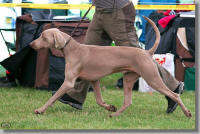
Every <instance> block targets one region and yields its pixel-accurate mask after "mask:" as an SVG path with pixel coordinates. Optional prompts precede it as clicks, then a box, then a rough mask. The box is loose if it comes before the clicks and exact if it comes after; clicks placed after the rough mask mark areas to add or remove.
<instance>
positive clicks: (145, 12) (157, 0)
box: [139, 0, 176, 43]
mask: <svg viewBox="0 0 200 134" xmlns="http://www.w3.org/2000/svg"><path fill="white" fill-rule="evenodd" d="M139 2H141V4H144V5H150V4H152V5H156V4H158V3H162V4H165V3H166V4H168V3H176V0H139ZM142 2H144V3H142ZM154 3H155V4H154ZM139 4H140V3H139ZM153 11H154V10H139V15H140V16H141V18H142V35H141V36H140V38H139V41H140V42H143V43H145V27H146V20H145V19H144V18H143V17H142V16H147V17H148V16H149V15H150V14H151V13H152V12H153Z"/></svg>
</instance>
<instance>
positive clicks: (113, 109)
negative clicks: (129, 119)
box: [91, 80, 117, 112]
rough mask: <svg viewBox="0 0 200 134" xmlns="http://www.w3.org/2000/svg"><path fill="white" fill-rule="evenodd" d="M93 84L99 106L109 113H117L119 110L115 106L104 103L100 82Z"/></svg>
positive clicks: (93, 82)
mask: <svg viewBox="0 0 200 134" xmlns="http://www.w3.org/2000/svg"><path fill="white" fill-rule="evenodd" d="M91 84H92V87H93V89H94V95H95V98H96V102H97V104H98V105H100V106H101V107H104V108H105V109H106V110H108V111H111V112H116V111H117V108H116V107H115V106H113V105H109V104H106V103H105V102H104V100H103V98H102V95H101V88H100V82H99V80H97V81H92V82H91Z"/></svg>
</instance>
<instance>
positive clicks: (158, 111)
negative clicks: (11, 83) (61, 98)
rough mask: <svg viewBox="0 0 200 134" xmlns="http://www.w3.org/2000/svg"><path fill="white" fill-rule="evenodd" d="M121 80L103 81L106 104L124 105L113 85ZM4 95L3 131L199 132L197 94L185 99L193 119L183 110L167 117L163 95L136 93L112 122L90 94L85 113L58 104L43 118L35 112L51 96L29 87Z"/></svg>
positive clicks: (0, 114) (3, 92) (6, 91)
mask: <svg viewBox="0 0 200 134" xmlns="http://www.w3.org/2000/svg"><path fill="white" fill-rule="evenodd" d="M120 76H121V74H116V75H112V76H109V77H106V78H104V79H103V80H102V83H103V84H102V89H103V90H102V95H103V98H104V100H105V101H106V102H107V103H109V104H114V105H115V106H117V107H118V108H120V107H121V105H122V104H123V90H119V89H114V88H113V87H114V86H113V85H114V84H115V83H116V78H119V77H120ZM0 92H1V94H0V98H1V103H0V123H1V124H2V123H4V124H9V125H10V126H9V127H6V126H4V128H1V129H9V130H10V129H11V130H12V129H20V130H22V129H31V130H33V129H42V130H44V129H45V130H48V129H65V130H66V129H70V130H74V129H75V130H79V129H80V130H88V129H95V130H96V129H98V130H102V129H106V130H118V129H122V130H124V129H126V130H127V129H134V130H141V129H143V130H144V129H148V130H149V129H153V130H158V129H159V130H166V129H167V130H194V129H195V94H194V92H192V91H186V92H184V93H183V95H182V96H181V98H182V100H183V102H184V104H185V106H187V108H188V109H190V111H191V112H192V115H193V117H192V118H191V119H188V118H186V117H185V116H184V114H183V112H182V111H181V109H180V107H177V109H176V111H175V112H174V113H173V114H166V113H165V110H166V107H167V101H166V100H165V98H164V97H163V96H162V95H161V94H159V93H153V94H152V95H150V94H148V93H141V92H133V104H132V105H131V106H130V107H129V108H128V109H127V110H126V111H125V112H124V113H122V114H121V115H120V116H119V117H114V118H109V117H108V115H109V114H110V113H111V112H108V111H106V110H104V109H103V108H101V107H99V106H98V105H97V104H96V102H95V98H94V95H93V93H92V92H89V93H88V96H87V99H86V102H85V104H84V106H83V110H81V111H79V110H75V109H73V108H71V107H70V106H68V105H65V104H62V103H60V102H56V103H55V104H54V105H53V107H50V108H49V109H47V111H46V112H45V113H44V114H43V115H35V114H34V112H33V111H34V109H35V108H38V107H40V106H42V105H43V104H44V103H45V102H46V101H47V100H48V99H49V97H51V94H50V92H48V91H42V90H36V89H32V88H25V87H16V88H0Z"/></svg>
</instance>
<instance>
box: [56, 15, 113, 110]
mask: <svg viewBox="0 0 200 134" xmlns="http://www.w3.org/2000/svg"><path fill="white" fill-rule="evenodd" d="M99 17H101V14H100V13H95V15H94V17H93V20H92V21H91V23H90V25H89V28H88V30H87V33H86V37H85V41H84V44H87V45H110V44H111V42H112V41H111V39H110V38H109V36H108V35H107V34H106V33H105V31H104V30H103V28H102V23H101V20H100V19H99ZM89 86H90V83H89V82H88V81H86V80H82V79H78V80H77V81H76V83H75V87H74V88H72V89H69V90H68V91H67V94H65V95H64V96H63V97H61V98H60V99H59V100H60V101H61V102H63V103H67V104H70V105H71V106H72V107H75V108H77V109H82V104H83V103H84V101H85V99H86V96H87V92H88V88H89ZM80 106H81V107H80Z"/></svg>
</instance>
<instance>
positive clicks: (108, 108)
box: [106, 105, 117, 112]
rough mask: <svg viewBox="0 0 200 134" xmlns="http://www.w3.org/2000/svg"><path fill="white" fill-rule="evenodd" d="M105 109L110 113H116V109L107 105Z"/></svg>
mask: <svg viewBox="0 0 200 134" xmlns="http://www.w3.org/2000/svg"><path fill="white" fill-rule="evenodd" d="M106 109H107V110H108V111H111V112H116V111H117V107H115V106H114V105H109V106H108V107H106Z"/></svg>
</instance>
